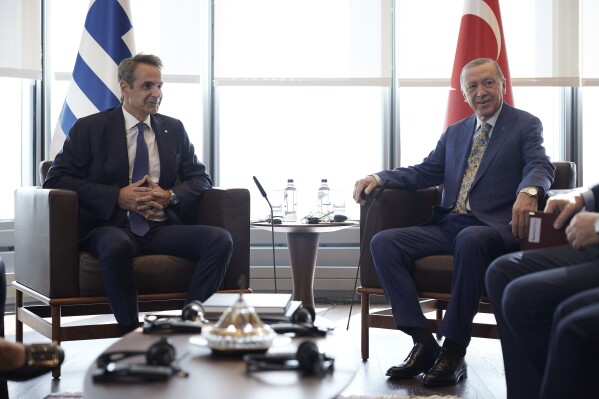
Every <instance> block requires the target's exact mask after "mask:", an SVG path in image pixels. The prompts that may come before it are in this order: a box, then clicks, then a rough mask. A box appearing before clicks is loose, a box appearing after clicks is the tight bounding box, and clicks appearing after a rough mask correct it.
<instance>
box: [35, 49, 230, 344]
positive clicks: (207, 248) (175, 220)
mask: <svg viewBox="0 0 599 399" xmlns="http://www.w3.org/2000/svg"><path fill="white" fill-rule="evenodd" d="M161 69H162V62H161V60H160V58H158V57H156V56H154V55H147V54H138V55H136V56H134V57H132V58H128V59H125V60H123V61H122V62H121V63H120V65H119V68H118V79H119V86H120V89H121V95H122V104H121V106H119V107H116V108H113V109H109V110H106V111H104V112H99V113H97V114H94V115H90V116H87V117H84V118H81V119H79V120H77V122H76V123H75V124H74V125H73V127H72V128H71V130H70V132H69V135H68V137H67V139H66V141H65V143H64V146H63V149H62V151H61V152H60V153H59V154H58V155H57V156H56V159H55V160H54V162H53V163H52V167H51V168H50V170H49V171H48V175H47V178H46V181H45V182H44V187H45V188H62V189H68V190H73V191H76V192H77V195H78V200H79V239H80V246H81V247H82V248H86V249H88V250H89V251H90V252H91V253H92V254H93V255H94V256H96V257H97V258H98V259H99V260H100V263H101V265H102V277H103V280H104V287H105V289H106V294H107V296H108V300H109V302H110V306H111V308H112V311H113V313H114V316H115V318H116V320H117V322H118V323H119V326H120V327H121V329H122V330H123V332H127V331H130V330H132V329H134V328H136V327H137V326H138V325H139V316H138V308H137V286H136V283H135V277H134V274H133V267H132V262H133V258H134V257H135V256H138V255H144V254H168V255H174V256H178V257H181V258H185V259H189V260H193V261H196V262H197V265H196V269H195V271H194V274H193V277H192V279H191V281H190V282H189V288H188V293H187V301H188V302H189V301H191V300H200V301H203V300H205V299H207V298H208V297H209V296H210V295H212V293H214V292H215V291H216V290H217V289H218V287H219V286H220V284H221V281H222V279H223V277H224V274H225V271H226V267H227V265H228V263H229V259H230V257H231V253H232V248H233V242H232V237H231V235H230V234H229V233H228V232H227V231H226V230H224V229H221V228H218V227H212V226H202V225H190V224H185V223H187V222H188V220H189V215H191V214H193V211H194V209H195V208H196V206H197V204H198V202H199V201H200V200H201V198H202V194H203V193H204V192H205V191H206V190H208V189H209V188H211V187H212V181H211V179H210V176H209V175H208V174H207V173H206V168H205V166H204V165H203V164H202V163H200V162H199V161H198V159H197V158H196V155H195V153H194V148H193V145H192V144H191V142H190V141H189V137H188V136H187V132H186V131H185V128H184V127H183V124H182V123H181V121H179V120H177V119H174V118H170V117H168V116H165V115H161V114H159V113H158V108H159V106H160V102H161V100H162V73H161ZM138 139H139V141H138ZM138 150H139V151H138ZM137 155H139V157H140V158H139V159H140V162H139V164H138V162H137V158H136V156H137ZM142 155H143V156H142ZM138 165H143V166H144V172H143V173H142V174H140V176H139V178H138V177H136V173H138V172H136V168H137V169H139V167H138ZM138 174H139V173H138ZM133 177H135V178H133ZM140 216H141V217H140Z"/></svg>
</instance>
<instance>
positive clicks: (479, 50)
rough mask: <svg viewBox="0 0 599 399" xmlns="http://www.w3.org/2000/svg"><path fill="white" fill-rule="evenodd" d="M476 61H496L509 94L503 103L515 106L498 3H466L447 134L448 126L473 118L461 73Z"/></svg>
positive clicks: (487, 0)
mask: <svg viewBox="0 0 599 399" xmlns="http://www.w3.org/2000/svg"><path fill="white" fill-rule="evenodd" d="M476 58H491V59H493V60H495V61H497V63H498V64H499V66H500V67H501V70H502V72H503V75H504V76H505V79H506V93H505V95H504V97H503V100H504V101H505V102H506V103H508V104H510V105H514V98H513V95H512V81H511V79H510V68H509V65H508V62H507V51H506V48H505V39H504V38H503V27H502V25H501V12H500V11H499V0H464V12H463V15H462V22H461V25H460V35H459V36H458V46H457V48H456V51H455V60H454V62H453V72H452V74H451V82H450V86H451V88H450V90H449V99H448V101H447V114H446V115H445V126H444V128H443V129H444V130H445V129H446V128H447V127H448V126H449V125H451V124H453V123H456V122H458V121H460V120H462V119H464V118H466V117H468V116H470V115H472V112H473V111H472V108H470V106H469V105H468V103H467V102H466V101H465V100H464V96H463V94H462V89H461V86H460V73H461V72H462V68H463V67H464V65H466V64H467V63H469V62H470V61H472V60H474V59H476Z"/></svg>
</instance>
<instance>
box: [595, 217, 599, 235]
mask: <svg viewBox="0 0 599 399" xmlns="http://www.w3.org/2000/svg"><path fill="white" fill-rule="evenodd" d="M595 233H597V234H599V219H597V220H595Z"/></svg>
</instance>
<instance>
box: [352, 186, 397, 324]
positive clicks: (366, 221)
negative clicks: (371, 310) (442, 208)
mask: <svg viewBox="0 0 599 399" xmlns="http://www.w3.org/2000/svg"><path fill="white" fill-rule="evenodd" d="M388 185H389V179H387V180H385V181H384V182H383V184H382V185H381V187H380V188H379V189H378V190H377V192H376V193H374V199H373V200H372V202H371V203H370V206H369V207H368V211H367V212H366V217H365V220H364V231H363V232H362V239H361V240H360V258H359V259H358V268H357V269H356V278H355V279H354V290H353V291H352V296H351V302H350V304H349V316H348V317H347V327H346V328H345V329H346V330H349V321H350V320H351V313H352V309H353V307H354V299H355V298H356V288H357V287H358V276H359V274H360V265H361V263H362V246H363V245H364V235H365V233H366V226H368V215H370V210H371V209H372V207H373V206H374V203H375V202H376V201H377V200H378V199H379V198H380V197H381V195H383V191H385V189H386V188H387V186H388Z"/></svg>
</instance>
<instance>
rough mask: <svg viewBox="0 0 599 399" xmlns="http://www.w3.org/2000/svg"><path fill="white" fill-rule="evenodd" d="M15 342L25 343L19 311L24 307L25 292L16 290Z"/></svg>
mask: <svg viewBox="0 0 599 399" xmlns="http://www.w3.org/2000/svg"><path fill="white" fill-rule="evenodd" d="M15 292H16V297H15V340H16V341H17V342H23V322H22V321H21V320H19V310H20V309H21V308H22V307H23V292H21V291H19V290H15Z"/></svg>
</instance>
